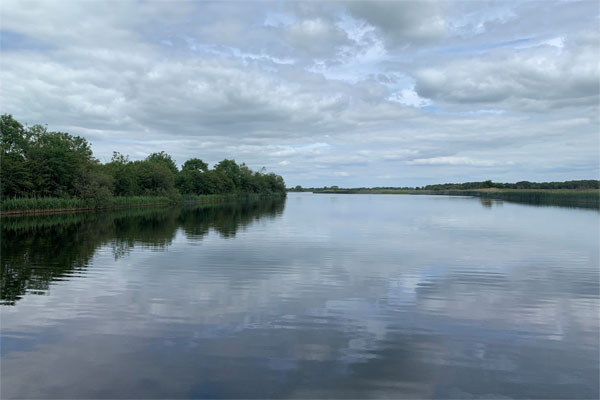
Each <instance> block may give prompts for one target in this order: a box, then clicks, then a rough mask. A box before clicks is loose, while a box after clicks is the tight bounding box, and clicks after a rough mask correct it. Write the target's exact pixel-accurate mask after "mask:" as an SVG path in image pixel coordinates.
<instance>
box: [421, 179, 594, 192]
mask: <svg viewBox="0 0 600 400" xmlns="http://www.w3.org/2000/svg"><path fill="white" fill-rule="evenodd" d="M489 188H496V189H521V190H522V189H572V190H589V189H600V181H598V180H593V179H588V180H579V181H565V182H529V181H520V182H516V183H499V182H492V181H490V180H488V181H483V182H465V183H444V184H437V185H427V186H424V187H423V188H422V189H424V190H472V189H489Z"/></svg>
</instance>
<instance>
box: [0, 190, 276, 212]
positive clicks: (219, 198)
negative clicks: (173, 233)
mask: <svg viewBox="0 0 600 400" xmlns="http://www.w3.org/2000/svg"><path fill="white" fill-rule="evenodd" d="M282 196H283V197H285V194H283V195H282V194H279V193H230V194H222V195H214V194H210V195H198V196H196V198H183V199H180V200H171V201H165V198H164V197H163V198H160V197H159V198H158V199H157V200H159V199H160V200H159V201H157V202H156V203H154V202H138V203H130V204H106V205H90V206H84V207H81V206H79V207H56V208H52V207H49V208H37V209H16V210H2V211H0V218H3V217H24V216H35V215H54V214H71V213H72V214H75V213H85V212H94V211H107V210H123V209H128V208H149V207H164V206H175V205H194V204H208V203H225V202H227V201H234V200H242V199H246V198H248V199H256V200H258V199H260V198H264V197H282Z"/></svg>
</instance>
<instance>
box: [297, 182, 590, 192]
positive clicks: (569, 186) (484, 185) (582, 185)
mask: <svg viewBox="0 0 600 400" xmlns="http://www.w3.org/2000/svg"><path fill="white" fill-rule="evenodd" d="M476 189H519V190H592V189H600V181H599V180H595V179H587V180H579V181H565V182H529V181H520V182H517V183H500V182H492V181H490V180H488V181H483V182H465V183H442V184H436V185H427V186H423V187H409V186H378V187H372V188H366V187H360V188H342V189H340V188H339V187H338V186H329V187H327V186H325V187H322V188H314V187H311V188H303V187H302V186H300V185H298V186H296V187H293V188H289V189H287V190H288V192H322V191H329V192H331V191H349V190H351V191H374V190H375V191H376V190H404V191H412V190H435V191H441V190H476Z"/></svg>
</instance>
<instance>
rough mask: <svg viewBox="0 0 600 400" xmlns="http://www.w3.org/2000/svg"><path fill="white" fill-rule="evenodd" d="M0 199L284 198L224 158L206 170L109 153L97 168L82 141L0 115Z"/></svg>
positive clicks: (276, 187) (265, 179) (155, 156)
mask: <svg viewBox="0 0 600 400" xmlns="http://www.w3.org/2000/svg"><path fill="white" fill-rule="evenodd" d="M0 149H1V154H0V155H1V157H2V158H1V163H0V193H1V196H2V199H5V198H21V197H74V198H82V199H86V200H90V201H104V200H106V199H109V198H111V197H113V196H168V197H170V198H177V197H178V196H179V195H181V194H184V195H187V194H191V195H202V194H229V193H285V183H284V181H283V178H282V177H281V176H279V175H276V174H274V173H265V172H264V171H252V170H251V169H250V168H248V167H247V166H246V165H245V164H237V163H236V162H235V161H234V160H228V159H225V160H223V161H221V162H219V163H217V164H216V165H215V166H214V167H213V168H212V169H209V168H208V164H206V163H205V162H204V161H202V160H200V159H198V158H192V159H190V160H187V161H186V162H185V163H184V164H183V165H182V167H181V169H178V168H177V165H176V164H175V162H174V161H173V159H172V158H171V156H170V155H169V154H167V153H165V152H164V151H161V152H159V153H152V154H150V155H149V156H148V157H146V159H144V160H140V161H131V160H129V158H128V156H125V155H122V154H120V153H118V152H114V153H113V157H112V159H111V161H110V162H108V163H105V164H102V163H100V162H99V161H98V160H97V159H96V158H94V156H93V154H92V150H91V147H90V144H89V143H88V142H87V141H86V140H85V139H84V138H82V137H79V136H72V135H70V134H68V133H64V132H49V131H48V130H47V129H46V128H45V127H44V126H41V125H34V126H31V127H24V126H23V125H22V124H21V123H19V122H18V121H16V120H15V119H14V118H13V117H12V115H9V114H4V115H2V116H0Z"/></svg>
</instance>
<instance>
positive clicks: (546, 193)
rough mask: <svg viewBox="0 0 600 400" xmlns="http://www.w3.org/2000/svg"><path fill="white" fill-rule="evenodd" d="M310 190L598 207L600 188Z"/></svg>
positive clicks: (325, 192) (599, 206)
mask: <svg viewBox="0 0 600 400" xmlns="http://www.w3.org/2000/svg"><path fill="white" fill-rule="evenodd" d="M311 192H312V193H315V194H409V195H445V196H470V197H480V198H484V199H490V200H505V201H510V202H517V203H526V204H537V205H556V206H565V207H581V208H595V209H600V190H598V189H498V188H486V189H470V190H466V189H465V190H461V189H450V190H443V189H441V190H415V189H411V190H408V189H323V190H312V191H311Z"/></svg>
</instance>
